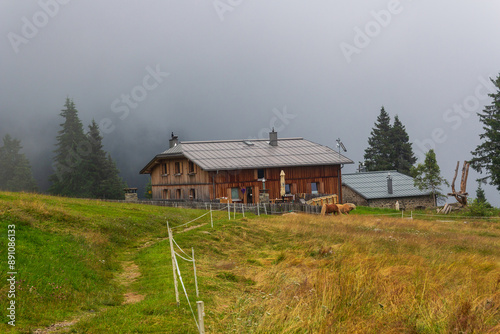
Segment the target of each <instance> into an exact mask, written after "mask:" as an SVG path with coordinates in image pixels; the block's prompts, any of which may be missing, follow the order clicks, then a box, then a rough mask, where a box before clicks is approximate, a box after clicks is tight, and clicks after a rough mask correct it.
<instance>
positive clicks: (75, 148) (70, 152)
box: [49, 98, 91, 197]
mask: <svg viewBox="0 0 500 334" xmlns="http://www.w3.org/2000/svg"><path fill="white" fill-rule="evenodd" d="M64 106H65V107H66V108H65V109H63V110H62V112H61V114H60V115H61V116H62V117H64V123H62V124H61V127H62V129H61V130H60V131H59V132H58V136H57V144H56V145H57V149H56V150H55V151H54V152H55V153H56V156H55V157H54V164H53V168H54V171H55V173H54V174H53V175H52V176H51V177H50V181H51V182H52V185H51V186H50V188H49V192H50V193H51V194H54V195H63V196H73V197H86V196H87V195H88V194H87V193H86V190H87V189H88V182H87V178H86V176H87V175H86V174H87V173H86V171H85V164H84V160H85V159H86V158H87V156H88V155H89V154H90V150H91V148H90V144H89V142H88V140H87V137H86V136H85V134H84V132H83V125H82V122H81V121H80V119H79V118H78V111H77V110H76V108H75V104H74V102H73V101H72V100H71V99H69V98H66V103H65V104H64Z"/></svg>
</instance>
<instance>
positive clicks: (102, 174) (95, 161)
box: [85, 120, 125, 199]
mask: <svg viewBox="0 0 500 334" xmlns="http://www.w3.org/2000/svg"><path fill="white" fill-rule="evenodd" d="M87 139H88V141H89V144H90V148H91V150H90V153H89V155H88V156H87V157H86V159H85V166H86V167H85V170H86V175H87V178H88V184H87V188H86V192H87V193H88V194H89V195H88V196H89V197H92V198H108V199H123V198H124V193H123V188H124V186H125V185H124V182H123V181H122V179H121V178H120V176H119V171H118V169H117V168H116V164H115V162H114V161H113V160H112V159H111V156H110V155H109V154H106V152H105V151H104V150H103V146H102V136H101V134H100V131H99V126H98V125H97V123H96V122H95V120H92V123H91V124H90V125H89V132H88V133H87Z"/></svg>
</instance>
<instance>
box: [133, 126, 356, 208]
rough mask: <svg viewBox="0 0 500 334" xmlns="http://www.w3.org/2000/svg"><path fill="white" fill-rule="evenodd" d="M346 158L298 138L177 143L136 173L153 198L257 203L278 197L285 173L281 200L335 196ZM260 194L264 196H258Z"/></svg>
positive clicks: (274, 136) (271, 136)
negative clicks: (147, 176) (145, 178)
mask: <svg viewBox="0 0 500 334" xmlns="http://www.w3.org/2000/svg"><path fill="white" fill-rule="evenodd" d="M351 163H353V162H352V160H350V159H348V158H346V157H345V156H343V155H341V154H339V153H338V152H335V151H334V150H332V149H330V148H329V147H326V146H322V145H319V144H316V143H313V142H310V141H308V140H304V139H303V138H284V139H278V135H277V133H276V132H274V130H273V132H271V133H270V134H269V139H257V140H253V139H252V140H220V141H203V142H199V141H197V142H194V141H191V142H179V140H178V138H177V136H174V135H173V134H172V138H171V139H170V147H169V149H168V150H166V151H165V152H163V153H160V154H158V155H156V156H155V157H154V158H153V159H152V160H151V161H150V162H149V163H148V164H147V165H146V166H145V167H144V168H143V169H142V170H141V172H140V173H141V174H150V175H151V184H152V192H153V199H155V200H159V199H164V200H201V201H209V200H216V199H221V200H223V201H226V200H227V201H228V202H242V203H258V202H259V201H261V199H265V198H266V197H268V198H269V199H270V200H271V201H273V200H274V199H279V198H282V197H281V195H280V189H281V188H280V173H281V171H284V172H285V184H286V186H285V189H286V198H288V199H291V198H296V199H297V198H298V197H304V196H306V195H307V194H311V195H316V194H317V195H320V194H339V192H341V187H340V189H339V184H342V183H341V166H342V165H343V164H351ZM263 194H264V195H263Z"/></svg>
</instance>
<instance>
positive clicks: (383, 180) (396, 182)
mask: <svg viewBox="0 0 500 334" xmlns="http://www.w3.org/2000/svg"><path fill="white" fill-rule="evenodd" d="M389 174H390V176H391V178H392V194H389V192H388V186H387V177H388V175H389ZM342 185H345V186H347V187H349V188H351V189H352V190H354V191H355V192H356V193H358V194H359V195H361V196H362V197H363V198H365V199H367V200H370V199H378V198H400V197H413V196H429V195H430V194H431V192H430V191H422V190H419V189H418V188H417V187H415V185H414V182H413V178H412V177H411V176H408V175H404V174H401V173H399V172H397V171H395V170H390V171H377V172H362V173H352V174H342Z"/></svg>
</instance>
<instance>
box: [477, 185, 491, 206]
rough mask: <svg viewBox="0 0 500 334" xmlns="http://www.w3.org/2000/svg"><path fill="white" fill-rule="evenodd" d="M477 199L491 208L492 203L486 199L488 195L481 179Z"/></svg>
mask: <svg viewBox="0 0 500 334" xmlns="http://www.w3.org/2000/svg"><path fill="white" fill-rule="evenodd" d="M476 201H477V202H478V203H480V204H483V205H485V206H486V207H487V208H491V204H490V203H488V201H487V200H486V195H485V193H484V190H483V187H482V186H481V181H479V182H478V186H477V190H476Z"/></svg>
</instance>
